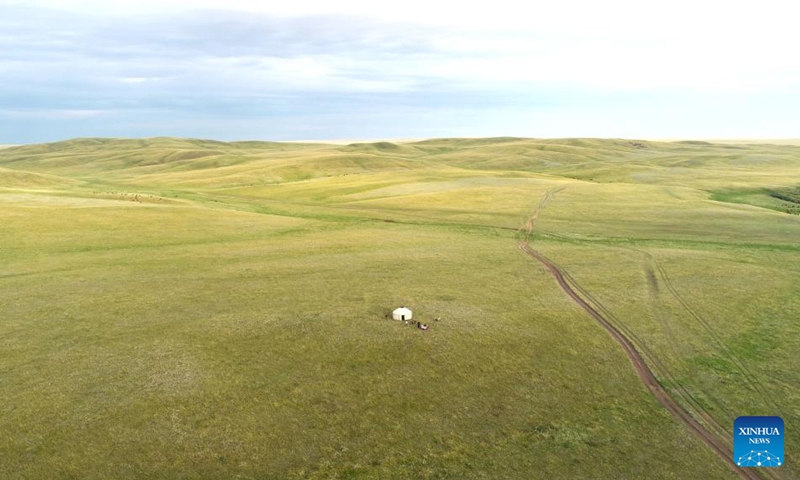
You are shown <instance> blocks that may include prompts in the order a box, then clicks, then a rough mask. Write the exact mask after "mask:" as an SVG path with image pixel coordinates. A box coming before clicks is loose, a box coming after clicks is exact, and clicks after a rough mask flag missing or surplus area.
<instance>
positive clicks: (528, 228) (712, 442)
mask: <svg viewBox="0 0 800 480" xmlns="http://www.w3.org/2000/svg"><path fill="white" fill-rule="evenodd" d="M563 188H564V187H562V188H561V189H563ZM561 189H559V190H561ZM554 193H556V192H555V191H551V190H548V191H547V192H545V194H544V195H543V196H542V198H541V199H540V201H539V204H538V205H537V207H536V209H535V210H534V213H533V215H532V216H531V217H530V218H528V219H527V221H526V222H525V226H524V227H523V229H520V230H521V231H524V232H523V233H524V236H523V238H522V240H521V241H520V243H519V249H520V250H521V251H522V252H524V253H525V254H526V255H528V256H530V257H532V258H533V259H535V260H537V261H538V262H539V263H541V264H542V265H544V267H545V268H546V269H547V270H548V271H549V272H550V274H551V275H552V276H553V277H554V278H555V280H556V282H557V283H558V285H559V287H561V290H562V291H564V293H566V294H567V296H569V297H570V298H571V299H572V300H573V301H574V302H575V303H576V304H577V305H578V306H579V307H581V308H582V309H583V310H584V311H586V313H588V314H589V315H590V316H591V317H592V318H594V319H595V320H596V321H597V322H598V323H599V324H600V325H601V326H602V327H603V328H604V329H605V330H606V332H608V334H609V335H611V337H612V338H613V339H614V340H615V341H616V342H617V343H618V344H619V345H620V347H622V350H623V351H624V352H625V355H626V356H627V357H628V360H630V362H631V364H632V365H633V368H634V370H635V371H636V374H637V375H638V376H639V379H640V380H641V381H642V383H644V384H645V386H646V387H647V389H648V390H650V393H652V394H653V396H654V397H655V398H656V400H657V401H658V403H660V404H661V406H663V407H664V408H665V409H667V411H668V412H669V413H670V414H671V415H672V416H673V417H675V419H677V420H678V421H679V422H681V423H682V424H683V425H684V426H686V427H687V428H688V429H689V430H691V431H692V432H693V433H694V434H695V435H696V436H697V437H698V438H699V439H700V440H701V441H702V442H703V443H704V444H706V445H707V446H708V447H709V448H711V449H712V450H713V451H714V452H715V453H716V454H717V455H718V456H719V457H720V458H721V459H722V460H723V461H724V462H725V463H726V464H727V465H728V466H729V467H730V468H731V469H732V470H733V471H734V472H735V473H736V474H738V475H739V476H740V477H741V478H745V479H748V480H759V479H760V478H761V477H759V476H758V475H757V474H756V473H755V472H754V471H753V470H745V469H742V468H739V467H737V466H736V464H735V463H734V462H733V453H732V452H731V450H730V448H729V447H728V445H726V444H725V443H723V442H722V441H721V440H720V439H719V438H718V437H717V436H716V435H714V434H712V433H711V432H710V431H709V430H708V429H706V427H705V426H703V425H702V424H701V423H700V422H698V421H697V420H696V419H695V418H694V417H693V416H692V415H691V414H690V413H689V412H688V411H687V410H686V409H685V408H683V407H682V406H681V405H680V404H679V403H678V402H677V401H676V400H675V399H673V398H672V397H671V396H670V395H669V393H667V391H666V390H665V389H664V387H663V386H662V385H661V383H659V381H658V379H656V376H655V374H654V373H653V371H652V370H651V369H650V367H649V366H648V365H647V363H646V362H645V360H644V358H643V357H642V355H641V354H640V353H639V351H638V350H637V349H636V347H635V346H634V344H633V343H632V342H631V340H629V337H628V336H626V335H625V334H623V332H622V331H621V330H625V331H626V333H627V334H628V335H631V337H633V338H635V336H634V335H633V334H632V332H630V331H629V329H627V328H625V327H620V328H618V327H617V326H615V325H614V324H612V323H611V322H610V321H609V320H608V319H607V318H606V317H605V316H604V315H603V314H601V313H600V312H598V310H597V309H595V308H594V307H593V306H592V305H590V304H589V303H588V302H587V301H586V300H584V298H583V297H582V296H581V295H579V294H578V293H577V292H576V291H575V290H576V289H577V290H579V291H581V293H583V294H584V295H586V296H587V298H590V300H591V298H592V297H591V296H590V295H588V292H586V291H585V290H583V289H582V288H581V287H580V286H578V284H577V283H576V282H575V281H574V280H573V279H571V277H569V276H568V274H566V272H564V271H563V269H561V268H560V267H559V266H558V265H557V264H556V263H555V262H553V261H552V260H550V259H549V258H547V257H546V256H544V255H543V254H541V253H539V252H537V251H536V250H533V249H532V248H531V247H530V245H529V239H530V236H531V233H532V231H533V222H534V221H535V220H536V219H537V218H539V215H540V214H541V212H542V210H543V209H544V208H545V206H546V205H547V202H548V201H549V200H550V198H551V197H552V195H553V194H554ZM568 278H569V280H568ZM573 287H574V288H573ZM591 301H593V302H595V303H597V305H598V306H599V309H600V310H601V311H603V312H604V313H605V314H606V315H609V314H610V312H609V311H608V309H606V308H605V307H602V306H601V304H599V302H597V301H596V300H591ZM617 323H619V322H617ZM639 343H640V344H641V342H639ZM648 357H651V359H652V360H655V358H654V357H653V356H652V355H648ZM700 412H702V413H704V415H703V417H704V419H705V418H706V417H707V418H708V419H711V420H712V425H715V426H716V427H719V424H717V422H715V421H713V419H712V418H711V416H710V415H708V414H707V413H706V412H704V411H703V410H702V409H700ZM714 429H715V430H717V429H718V428H714Z"/></svg>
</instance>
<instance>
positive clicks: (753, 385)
mask: <svg viewBox="0 0 800 480" xmlns="http://www.w3.org/2000/svg"><path fill="white" fill-rule="evenodd" d="M642 253H646V252H642ZM646 254H647V256H648V257H649V258H650V259H651V260H652V262H653V264H654V265H655V266H656V269H658V272H659V274H660V275H661V278H662V279H663V280H664V285H665V286H666V287H667V290H669V292H670V293H671V294H672V296H673V297H675V299H676V300H677V301H678V303H680V304H681V306H683V308H684V309H685V310H686V311H687V312H689V315H690V316H691V317H692V318H693V319H694V320H695V321H696V322H697V323H698V324H699V325H700V326H701V327H702V328H703V330H705V332H706V333H707V334H708V335H709V336H710V337H711V338H712V339H713V341H714V343H716V344H717V347H718V348H719V349H720V350H722V352H723V354H724V355H725V357H726V358H727V359H728V360H729V361H730V362H731V363H733V365H734V366H735V367H736V369H737V370H738V371H739V373H740V374H741V375H742V376H743V377H744V378H745V379H746V380H747V382H748V383H749V384H750V389H751V390H753V391H755V392H756V393H757V394H758V395H759V396H760V397H761V399H762V400H764V403H765V404H766V405H768V406H770V407H771V408H772V409H773V411H774V412H776V413H780V408H779V407H778V405H777V404H776V403H775V400H774V399H773V398H772V397H769V396H767V395H766V393H764V392H765V387H764V384H763V383H761V381H760V380H759V379H758V377H756V376H755V375H753V373H752V372H751V371H750V370H748V369H747V367H746V366H745V365H744V364H743V363H742V362H741V360H739V358H738V357H737V356H736V355H735V354H734V353H733V352H732V351H731V350H730V348H728V345H727V344H726V343H725V342H724V341H722V338H720V336H719V335H717V333H716V332H715V331H714V330H713V329H712V328H711V325H710V324H709V323H708V322H707V321H706V320H705V319H704V318H703V317H701V316H700V314H698V313H697V312H696V311H695V310H694V309H693V308H692V307H691V306H690V305H689V303H688V302H687V301H686V300H685V299H684V298H683V297H682V296H681V295H680V294H679V293H678V291H677V290H676V289H675V286H674V285H673V284H672V281H671V280H670V278H669V276H668V275H667V272H666V270H664V267H663V266H662V265H661V264H660V263H658V261H657V260H656V259H655V258H653V256H652V255H650V254H649V253H646Z"/></svg>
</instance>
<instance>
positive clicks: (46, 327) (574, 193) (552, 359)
mask: <svg viewBox="0 0 800 480" xmlns="http://www.w3.org/2000/svg"><path fill="white" fill-rule="evenodd" d="M799 152H800V147H797V146H792V145H755V144H735V145H734V144H728V145H723V144H702V143H688V142H675V143H668V142H649V141H648V142H644V141H628V140H592V139H564V140H530V139H517V138H500V139H463V140H462V139H437V140H428V141H423V142H415V143H399V144H394V143H389V142H381V143H377V144H353V145H323V144H277V143H269V142H236V143H222V142H213V141H201V140H181V139H168V138H159V139H148V140H111V139H80V140H73V141H70V142H63V143H59V144H49V145H36V146H24V147H14V148H8V149H3V150H2V151H0V225H3V227H2V228H0V245H2V248H0V264H2V265H3V270H2V272H0V319H2V322H0V351H2V352H3V355H2V356H1V357H0V431H3V432H4V435H3V436H2V437H0V472H3V475H2V476H3V478H11V479H22V478H25V479H28V478H48V479H50V478H98V479H100V478H276V479H277V478H376V479H377V478H380V479H383V478H459V479H460V478H520V479H529V478H599V479H606V478H608V479H610V478H734V474H733V473H732V472H731V471H729V470H728V469H727V467H726V466H725V465H724V463H723V462H721V461H720V460H719V459H718V458H717V457H716V456H715V455H714V454H713V453H712V452H711V451H710V450H709V449H707V448H706V447H704V446H703V445H702V443H700V442H699V441H698V440H697V439H696V438H695V437H694V436H693V435H692V434H691V433H690V432H688V431H687V430H686V429H685V428H684V427H682V426H681V425H680V424H679V423H677V422H676V421H675V420H674V419H673V418H672V417H671V416H670V415H669V414H668V413H667V412H666V411H665V410H664V409H663V408H662V407H660V405H659V404H658V403H657V402H656V401H655V400H654V399H653V398H652V396H651V395H650V394H649V392H648V390H647V389H646V388H645V387H644V386H643V385H641V383H640V381H639V380H638V378H637V377H636V375H635V374H634V372H633V370H632V368H631V366H630V363H629V362H628V360H627V358H626V357H625V356H624V354H623V353H622V352H621V350H620V349H619V347H618V345H617V344H616V343H614V341H613V340H612V339H611V338H610V337H609V336H608V335H607V334H606V333H605V332H604V331H603V329H602V328H601V327H599V326H598V325H596V324H595V323H594V321H593V320H592V319H591V318H590V317H588V316H587V315H586V314H585V312H583V311H582V310H581V309H579V308H578V307H577V306H575V305H574V304H573V303H571V302H570V301H569V299H568V298H567V297H566V296H565V295H564V294H563V292H561V290H560V289H559V288H558V287H557V285H556V284H555V282H554V281H553V279H552V277H551V276H549V274H548V273H547V272H546V271H545V270H544V269H542V268H541V267H540V266H539V265H538V264H535V263H533V262H532V261H531V260H530V258H528V257H526V256H525V255H523V254H522V253H521V252H519V251H518V250H517V248H516V245H517V241H518V238H519V232H518V229H519V228H520V227H521V226H522V225H523V223H524V221H525V219H526V217H527V216H529V215H531V213H532V212H533V210H534V207H535V205H536V204H538V202H539V199H540V197H541V196H542V195H543V194H544V192H545V191H547V190H551V191H555V194H554V196H553V198H552V200H551V202H550V203H549V204H548V205H547V207H546V208H545V210H544V211H543V212H542V214H541V215H540V217H539V219H538V221H537V224H536V226H535V230H534V236H533V240H532V246H533V248H536V249H538V250H541V251H542V252H544V253H545V254H546V255H548V256H550V257H551V258H552V259H553V260H555V261H556V262H557V263H559V264H560V265H561V266H562V267H564V268H565V269H566V270H567V272H569V273H570V275H571V276H572V277H573V278H574V279H575V280H576V281H577V282H578V283H579V284H580V285H581V286H582V287H583V288H585V289H586V291H588V292H590V293H591V295H592V296H593V298H595V299H596V300H597V301H599V302H601V303H602V304H603V305H604V306H605V307H606V308H607V309H608V310H609V311H610V312H612V313H613V315H614V317H615V321H617V322H618V323H619V324H620V326H621V327H623V328H625V329H626V330H627V331H629V332H630V333H631V334H633V335H634V336H635V337H636V340H637V342H638V344H639V345H640V346H642V347H644V348H645V349H646V350H647V353H648V354H649V355H650V356H649V357H648V360H649V361H651V362H652V361H653V360H655V362H657V364H654V365H653V366H654V369H655V370H656V373H657V375H658V376H659V378H660V379H661V380H662V382H663V383H664V384H665V385H666V386H667V388H668V389H669V390H670V391H671V392H673V394H675V395H684V394H685V395H684V397H683V398H684V400H681V401H684V402H686V407H687V408H689V409H696V408H698V407H702V408H704V409H706V410H707V411H708V412H709V413H710V414H711V415H712V416H713V417H714V419H715V420H716V421H717V422H719V424H720V425H722V426H723V427H724V428H727V429H728V430H730V428H731V427H732V422H733V420H734V419H735V418H736V416H738V415H747V414H779V415H781V416H782V417H783V418H784V420H785V421H786V424H787V426H789V428H787V436H786V442H787V446H786V450H787V453H788V454H789V455H793V453H792V452H796V451H797V449H798V446H800V436H798V434H797V433H796V431H795V430H793V429H792V428H791V425H793V424H797V423H798V422H800V409H798V405H800V388H798V385H800V377H798V374H797V371H798V369H797V366H798V363H797V362H798V361H797V359H798V358H800V328H798V324H797V318H798V315H800V301H799V300H798V299H800V260H798V259H800V255H799V254H800V217H798V216H797V215H787V214H786V213H782V212H780V211H776V209H770V208H769V207H768V208H763V207H765V206H767V205H763V204H759V203H758V202H760V201H761V199H762V198H761V197H762V196H763V195H764V194H763V193H761V192H765V191H767V190H769V191H782V190H780V189H787V188H791V187H792V186H793V183H792V179H796V178H798V174H800V161H798V160H797V159H798V158H800V157H798V155H797V154H798V153H799ZM720 192H723V193H720ZM724 192H728V193H724ZM735 192H740V193H735ZM741 192H756V193H747V194H744V193H741ZM767 196H768V195H767ZM770 198H774V197H770ZM745 200H746V201H745ZM775 200H776V201H777V199H775ZM743 203H746V204H747V205H744V204H743ZM778 210H779V209H778ZM400 304H405V305H408V306H410V307H411V308H412V309H413V310H414V313H415V315H417V316H418V317H420V318H422V319H424V320H425V321H427V322H428V323H430V324H431V329H430V330H429V331H427V332H421V331H419V330H416V329H414V328H412V327H411V326H405V325H403V324H401V323H399V322H395V321H392V320H387V319H386V316H387V314H388V313H389V312H390V310H391V309H392V308H393V307H396V306H398V305H400ZM435 316H440V317H442V321H441V322H432V321H431V319H432V318H433V317H435ZM686 399H688V400H686ZM693 411H696V410H693ZM792 460H793V457H790V459H789V461H788V462H787V464H786V466H784V467H782V471H783V472H785V475H787V477H786V478H791V477H792V475H794V476H797V475H798V474H800V470H797V467H795V466H794V463H793V462H792Z"/></svg>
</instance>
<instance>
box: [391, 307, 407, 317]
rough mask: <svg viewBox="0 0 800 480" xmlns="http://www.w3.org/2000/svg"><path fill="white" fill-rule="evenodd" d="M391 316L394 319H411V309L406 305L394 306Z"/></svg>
mask: <svg viewBox="0 0 800 480" xmlns="http://www.w3.org/2000/svg"><path fill="white" fill-rule="evenodd" d="M392 318H394V319H395V320H411V310H409V309H407V308H406V307H400V308H396V309H395V310H394V311H393V312H392Z"/></svg>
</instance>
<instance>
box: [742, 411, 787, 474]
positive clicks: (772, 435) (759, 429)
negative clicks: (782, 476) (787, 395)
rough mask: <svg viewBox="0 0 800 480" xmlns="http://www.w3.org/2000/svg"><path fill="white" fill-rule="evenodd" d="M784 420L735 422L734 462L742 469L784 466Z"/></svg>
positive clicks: (771, 418) (751, 419)
mask: <svg viewBox="0 0 800 480" xmlns="http://www.w3.org/2000/svg"><path fill="white" fill-rule="evenodd" d="M783 434H784V430H783V419H781V417H739V418H737V419H736V421H734V422H733V462H734V463H735V464H736V465H738V466H740V467H780V466H781V465H783V462H784V458H783Z"/></svg>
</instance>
